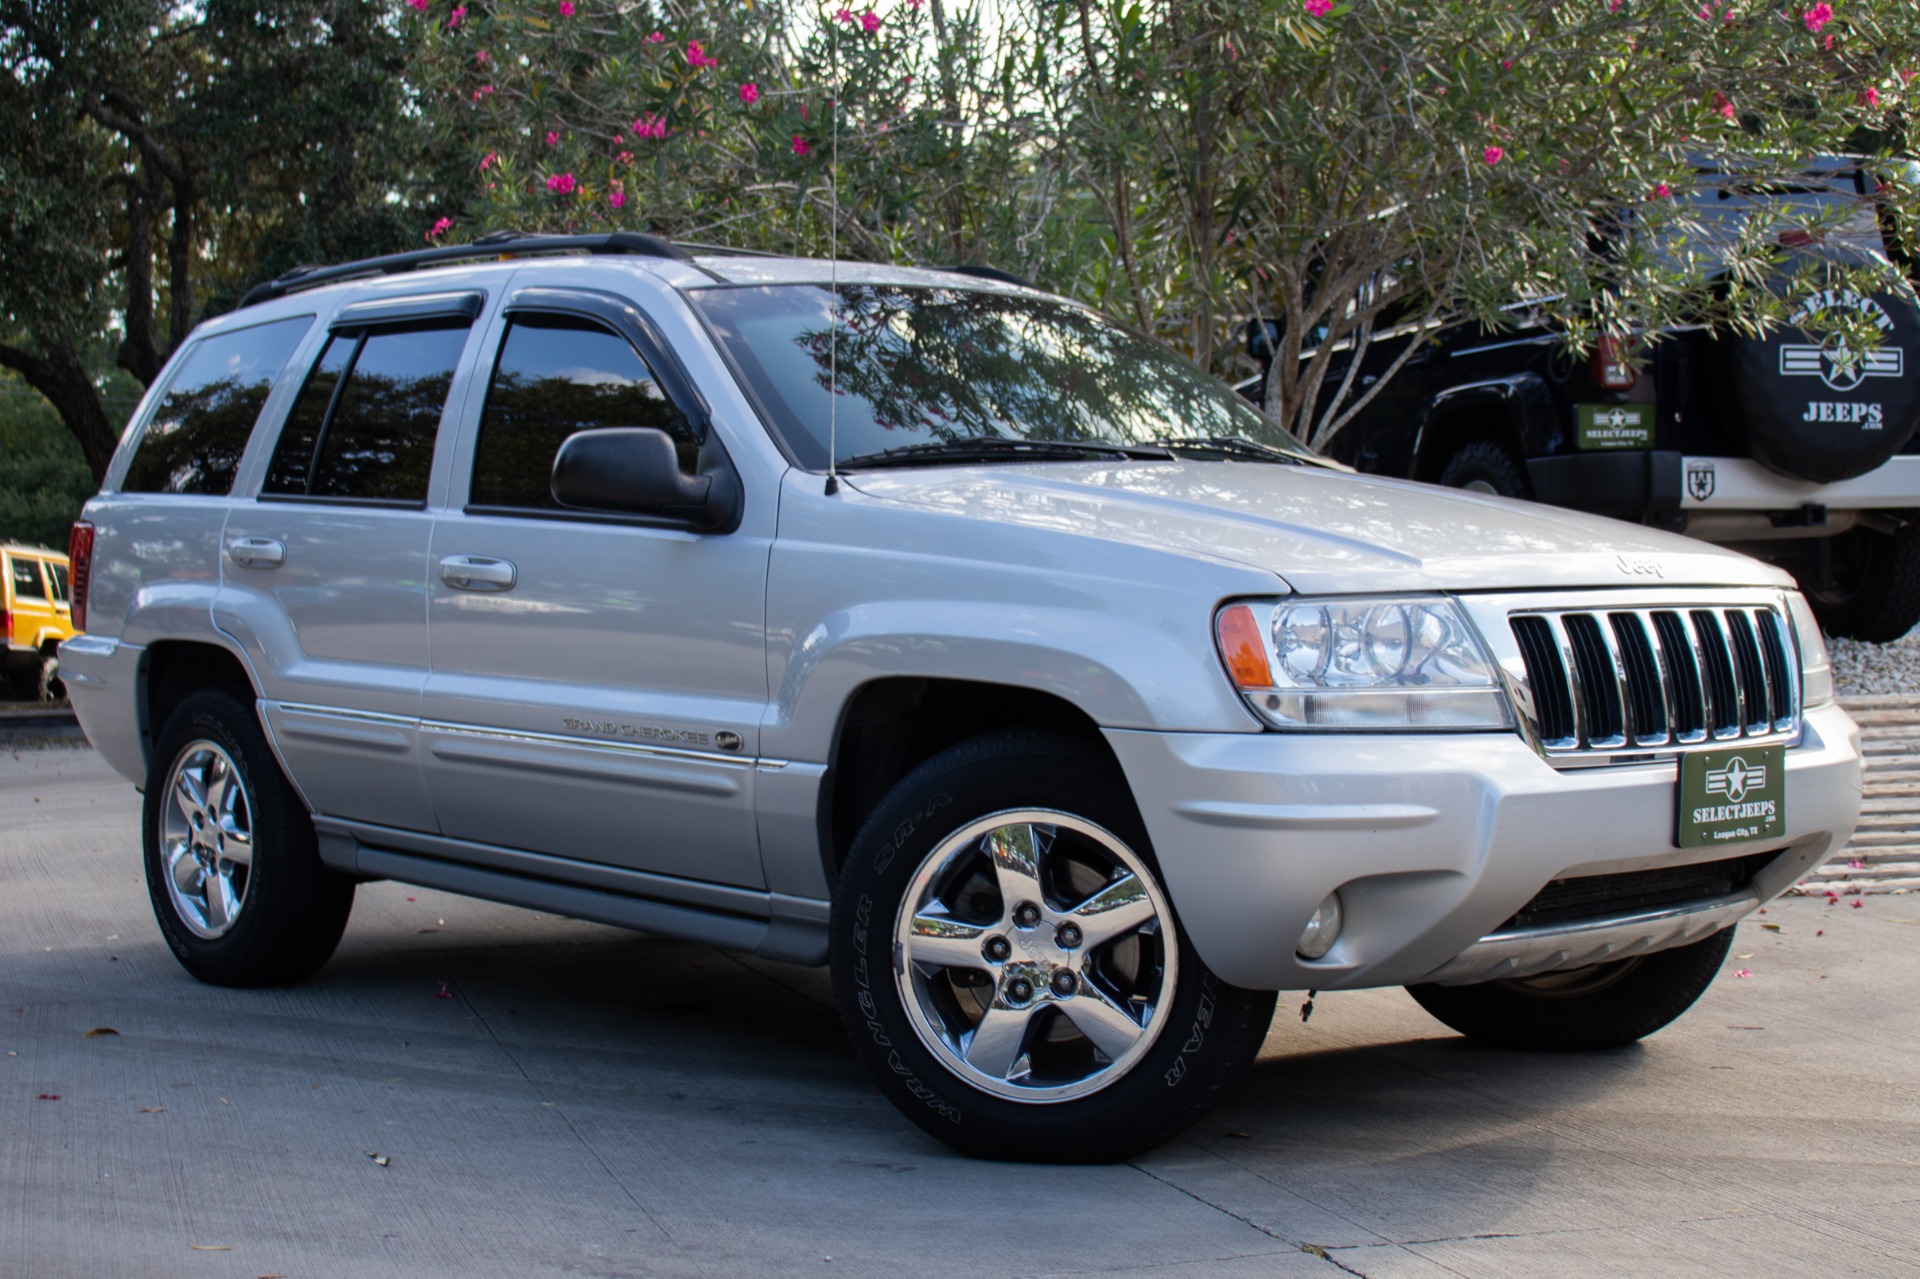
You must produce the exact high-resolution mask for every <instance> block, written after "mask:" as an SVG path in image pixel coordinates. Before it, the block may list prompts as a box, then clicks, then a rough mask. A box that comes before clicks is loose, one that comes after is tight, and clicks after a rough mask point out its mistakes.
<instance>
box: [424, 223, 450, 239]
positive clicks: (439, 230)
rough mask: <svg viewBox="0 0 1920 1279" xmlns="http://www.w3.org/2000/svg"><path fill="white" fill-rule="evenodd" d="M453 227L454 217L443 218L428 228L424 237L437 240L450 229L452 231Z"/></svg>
mask: <svg viewBox="0 0 1920 1279" xmlns="http://www.w3.org/2000/svg"><path fill="white" fill-rule="evenodd" d="M452 229H453V219H452V218H441V219H440V220H439V221H438V222H436V223H434V224H433V226H432V228H431V229H429V230H428V232H427V234H426V236H425V237H424V238H426V239H428V240H437V239H439V238H440V237H441V236H443V235H445V234H446V233H447V232H448V231H451V230H452Z"/></svg>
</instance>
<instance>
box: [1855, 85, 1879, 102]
mask: <svg viewBox="0 0 1920 1279" xmlns="http://www.w3.org/2000/svg"><path fill="white" fill-rule="evenodd" d="M1860 101H1861V102H1862V103H1864V104H1866V105H1867V106H1870V107H1877V106H1879V105H1880V90H1878V89H1875V88H1873V87H1872V86H1868V87H1867V88H1866V89H1865V90H1863V91H1862V92H1861V94H1860Z"/></svg>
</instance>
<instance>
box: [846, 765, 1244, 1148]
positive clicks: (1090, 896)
mask: <svg viewBox="0 0 1920 1279" xmlns="http://www.w3.org/2000/svg"><path fill="white" fill-rule="evenodd" d="M832 962H833V980H834V992H835V996H836V999H837V1002H838V1003H839V1006H840V1012H841V1017H842V1019H843V1020H844V1021H845V1023H846V1027H847V1033H848V1035H849V1037H850V1038H851V1040H852V1042H853V1045H854V1049H855V1052H856V1053H857V1054H858V1055H859V1057H860V1058H861V1061H862V1063H863V1064H864V1065H865V1066H866V1068H867V1070H868V1072H869V1073H870V1074H871V1075H872V1076H873V1078H874V1080H875V1082H877V1083H878V1084H879V1086H880V1089H881V1091H882V1092H884V1093H885V1094H886V1095H887V1097H888V1099H889V1100H891V1101H892V1102H893V1103H894V1104H895V1105H896V1106H898V1107H899V1108H900V1109H901V1111H903V1112H904V1113H905V1114H906V1115H907V1116H908V1117H909V1118H910V1119H912V1120H913V1121H914V1122H915V1123H917V1124H919V1125H920V1126H921V1127H922V1128H924V1129H925V1130H926V1131H927V1132H929V1133H931V1134H932V1135H933V1136H935V1137H938V1138H939V1139H940V1140H942V1141H944V1142H946V1143H948V1144H949V1145H951V1146H954V1147H955V1148H957V1149H959V1150H961V1151H964V1152H966V1153H969V1154H974V1155H980V1156H984V1157H987V1158H995V1159H1016V1160H1029V1161H1038V1162H1051V1163H1088V1162H1104V1161H1110V1160H1115V1159H1124V1158H1126V1157H1128V1156H1129V1155H1132V1154H1135V1153H1137V1152H1139V1151H1141V1150H1145V1149H1148V1148H1150V1147H1152V1146H1155V1145H1158V1144H1160V1143H1161V1142H1164V1141H1166V1140H1168V1139H1169V1138H1171V1137H1172V1136H1174V1135H1175V1134H1176V1133H1178V1132H1180V1131H1181V1130H1182V1129H1184V1128H1186V1127H1187V1126H1188V1125H1189V1124H1191V1123H1193V1122H1194V1121H1195V1120H1196V1119H1198V1118H1199V1117H1200V1116H1201V1115H1202V1114H1204V1113H1205V1112H1206V1111H1207V1110H1208V1109H1209V1108H1210V1107H1211V1106H1212V1105H1213V1104H1214V1101H1215V1100H1216V1099H1217V1097H1218V1096H1219V1094H1220V1092H1221V1091H1222V1090H1223V1089H1225V1088H1226V1087H1227V1086H1228V1085H1229V1084H1230V1083H1232V1082H1233V1080H1234V1079H1235V1078H1237V1077H1238V1076H1239V1074H1240V1073H1241V1071H1243V1070H1244V1069H1245V1068H1246V1066H1247V1064H1248V1063H1249V1062H1250V1061H1252V1059H1253V1057H1254V1055H1255V1054H1256V1053H1257V1052H1258V1051H1259V1048H1260V1044H1261V1043H1262V1041H1263V1040H1264V1039H1265V1037H1266V1030H1267V1026H1268V1023H1269V1022H1270V1021H1271V1020H1272V1017H1273V1004H1274V995H1273V993H1272V992H1254V991H1248V990H1241V989H1239V988H1237V987H1233V986H1229V985H1227V984H1225V983H1224V982H1222V981H1220V980H1219V979H1218V978H1216V977H1215V976H1214V975H1213V974H1212V973H1211V972H1210V971H1208V969H1207V967H1206V965H1205V964H1203V963H1202V962H1201V960H1200V957H1199V955H1198V954H1196V953H1195V952H1194V949H1193V947H1192V944H1191V943H1190V942H1189V941H1188V940H1187V938H1186V936H1185V935H1184V933H1183V932H1182V931H1181V929H1180V926H1179V922H1178V920H1177V918H1176V917H1175V915H1174V912H1173V909H1172V906H1171V905H1170V903H1169V902H1168V900H1167V898H1166V895H1165V893H1164V891H1163V890H1162V888H1161V885H1160V881H1159V877H1158V874H1157V872H1156V869H1155V867H1154V864H1153V860H1152V852H1151V849H1150V847H1149V845H1148V841H1147V836H1146V831H1145V829H1144V827H1143V826H1142V824H1141V822H1140V818H1139V814H1138V813H1137V811H1136V810H1135V808H1134V806H1133V803H1132V801H1131V799H1130V798H1129V796H1128V793H1127V788H1126V783H1125V780H1124V779H1123V778H1122V777H1120V776H1119V775H1118V773H1117V772H1116V770H1115V769H1114V768H1113V765H1112V764H1111V763H1110V762H1109V761H1107V760H1106V759H1104V758H1103V757H1102V756H1101V755H1100V754H1099V753H1098V752H1096V751H1095V750H1093V749H1092V748H1090V747H1089V746H1088V745H1087V744H1085V743H1083V742H1081V741H1079V740H1076V739H1074V738H1070V737H1063V736H1058V735H1054V734H1044V733H1038V732H1006V733H995V734H990V735H987V736H984V737H979V738H975V739H973V740H972V741H968V742H964V743H962V744H960V745H958V746H955V747H953V748H951V749H949V750H947V751H945V752H943V753H942V754H940V755H938V756H935V757H934V758H933V759H931V760H929V761H927V762H926V763H924V764H922V765H921V766H920V767H919V768H917V769H915V770H914V771H913V772H912V773H910V774H908V776H907V777H905V778H904V779H903V780H901V781H900V782H899V783H898V784H897V785H896V786H895V787H894V788H893V790H892V791H890V792H889V793H888V795H887V797H886V798H885V799H884V800H883V801H882V803H881V804H880V805H879V807H878V808H877V809H876V810H875V811H874V813H873V814H872V816H871V817H870V818H869V819H868V820H867V822H866V824H865V825H864V826H863V827H862V829H861V831H860V834H859V836H858V837H857V838H856V839H855V841H854V844H853V847H852V849H851V851H850V852H849V854H848V857H847V862H846V866H845V868H844V870H843V871H842V874H841V881H840V885H839V888H838V891H837V893H836V895H835V899H834V912H833V923H832Z"/></svg>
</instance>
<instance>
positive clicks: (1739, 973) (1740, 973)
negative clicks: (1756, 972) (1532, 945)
mask: <svg viewBox="0 0 1920 1279" xmlns="http://www.w3.org/2000/svg"><path fill="white" fill-rule="evenodd" d="M1733 975H1734V976H1735V977H1751V976H1753V973H1752V972H1751V971H1750V970H1748V969H1745V968H1736V969H1734V970H1733Z"/></svg>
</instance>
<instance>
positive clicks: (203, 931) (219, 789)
mask: <svg viewBox="0 0 1920 1279" xmlns="http://www.w3.org/2000/svg"><path fill="white" fill-rule="evenodd" d="M161 802H162V806H163V807H162V810H161V813H162V816H161V830H160V857H161V860H162V862H164V863H165V865H166V868H167V896H168V897H169V898H170V899H171V900H172V902H173V909H174V913H175V914H176V915H178V916H179V918H180V922H181V923H183V924H185V925H186V926H187V928H188V929H189V930H191V931H192V932H193V934H194V936H196V937H204V938H207V939H208V940H212V939H213V938H215V937H222V936H225V935H226V933H227V931H228V930H229V929H231V928H232V927H233V925H234V921H235V920H237V919H238V918H239V917H240V911H241V909H242V908H243V907H245V905H246V903H247V880H248V877H249V876H250V875H251V874H252V870H253V801H252V799H251V798H250V797H249V796H248V794H247V786H246V783H245V782H244V781H242V780H241V778H240V770H239V769H237V768H235V767H234V764H233V757H232V756H231V755H229V754H227V752H226V750H225V749H224V748H222V747H221V746H220V745H219V744H218V743H215V742H210V741H208V740H206V739H205V738H200V739H198V740H196V741H193V742H189V743H188V744H187V746H186V747H185V748H184V749H182V750H181V752H180V754H179V755H178V756H176V757H175V759H174V763H173V771H172V772H171V773H169V774H168V775H167V790H166V795H165V798H164V799H163V800H162V801H161Z"/></svg>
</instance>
